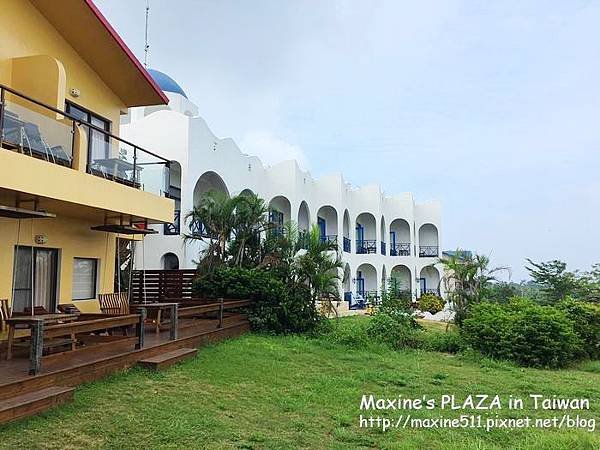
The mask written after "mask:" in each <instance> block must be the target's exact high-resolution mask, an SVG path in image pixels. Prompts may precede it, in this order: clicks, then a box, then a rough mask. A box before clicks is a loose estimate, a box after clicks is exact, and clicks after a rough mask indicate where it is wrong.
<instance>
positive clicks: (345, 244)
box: [344, 236, 350, 253]
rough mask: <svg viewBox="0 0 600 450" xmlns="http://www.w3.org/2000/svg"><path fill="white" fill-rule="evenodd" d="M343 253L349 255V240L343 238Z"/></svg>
mask: <svg viewBox="0 0 600 450" xmlns="http://www.w3.org/2000/svg"><path fill="white" fill-rule="evenodd" d="M344 251H345V252H347V253H350V239H349V238H347V237H346V236H344Z"/></svg>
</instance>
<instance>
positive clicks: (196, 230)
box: [190, 220, 210, 238]
mask: <svg viewBox="0 0 600 450" xmlns="http://www.w3.org/2000/svg"><path fill="white" fill-rule="evenodd" d="M190 234H191V235H192V236H194V237H196V238H210V234H209V232H208V230H207V229H206V227H205V226H204V224H203V223H202V222H200V221H199V220H194V221H191V222H190Z"/></svg>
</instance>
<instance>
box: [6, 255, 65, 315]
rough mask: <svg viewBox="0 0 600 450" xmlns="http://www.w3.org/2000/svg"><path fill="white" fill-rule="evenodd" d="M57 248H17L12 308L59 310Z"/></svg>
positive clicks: (14, 309) (20, 310) (17, 310)
mask: <svg viewBox="0 0 600 450" xmlns="http://www.w3.org/2000/svg"><path fill="white" fill-rule="evenodd" d="M57 277H58V250H56V249H51V248H39V247H25V246H18V247H16V248H15V258H14V283H13V311H16V312H24V311H25V310H26V309H28V310H31V306H32V305H33V306H34V307H35V306H41V307H43V308H44V309H45V310H46V311H48V312H54V311H56V289H57V285H58V281H57Z"/></svg>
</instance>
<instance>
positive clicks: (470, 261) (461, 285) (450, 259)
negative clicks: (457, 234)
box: [440, 249, 508, 326]
mask: <svg viewBox="0 0 600 450" xmlns="http://www.w3.org/2000/svg"><path fill="white" fill-rule="evenodd" d="M440 262H441V263H442V264H443V265H444V283H445V287H446V292H448V296H449V300H450V301H451V302H452V308H453V310H454V313H455V316H454V322H455V323H456V324H457V325H458V326H462V323H463V321H464V320H465V319H466V318H467V317H468V315H469V309H470V307H471V305H474V304H476V303H479V302H481V301H482V300H483V299H484V296H485V293H486V290H487V288H488V287H489V285H490V283H491V282H493V281H498V279H497V277H496V274H498V273H499V272H502V271H508V268H507V267H494V268H490V267H489V266H490V258H489V257H488V256H485V255H478V254H469V253H466V252H464V251H462V250H460V249H458V250H457V251H456V252H455V253H454V254H452V255H449V256H444V257H442V258H440Z"/></svg>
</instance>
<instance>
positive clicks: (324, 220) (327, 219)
mask: <svg viewBox="0 0 600 450" xmlns="http://www.w3.org/2000/svg"><path fill="white" fill-rule="evenodd" d="M317 225H318V226H319V231H320V233H321V239H327V240H328V241H331V242H337V234H338V217H337V210H336V209H335V208H334V207H333V206H331V205H324V206H321V207H320V208H319V210H318V211H317Z"/></svg>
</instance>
